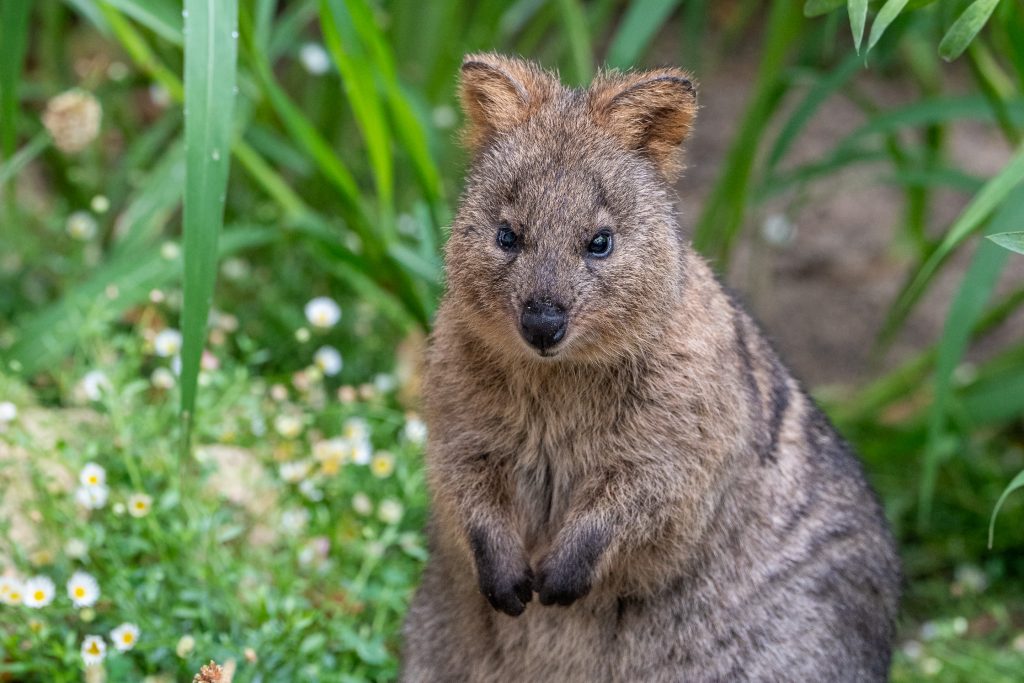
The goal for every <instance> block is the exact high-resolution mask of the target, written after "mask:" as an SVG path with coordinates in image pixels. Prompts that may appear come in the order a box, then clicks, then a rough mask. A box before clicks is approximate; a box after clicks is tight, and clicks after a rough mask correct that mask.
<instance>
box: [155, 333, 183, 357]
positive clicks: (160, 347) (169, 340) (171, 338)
mask: <svg viewBox="0 0 1024 683" xmlns="http://www.w3.org/2000/svg"><path fill="white" fill-rule="evenodd" d="M153 351H155V352H156V355H158V356H160V357H161V358H171V357H173V356H176V355H178V352H179V351H181V332H178V330H175V329H171V328H168V329H166V330H160V332H159V333H158V334H157V335H156V338H155V339H153Z"/></svg>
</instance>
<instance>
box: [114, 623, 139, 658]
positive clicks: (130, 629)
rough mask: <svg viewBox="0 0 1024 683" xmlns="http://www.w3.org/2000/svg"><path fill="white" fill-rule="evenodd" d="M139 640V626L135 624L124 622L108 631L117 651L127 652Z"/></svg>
mask: <svg viewBox="0 0 1024 683" xmlns="http://www.w3.org/2000/svg"><path fill="white" fill-rule="evenodd" d="M138 640H139V627H138V626H136V625H135V624H131V623H127V622H126V623H124V624H121V625H120V626H118V627H117V628H115V629H114V630H113V631H111V632H110V642H112V643H113V644H114V648H116V649H117V651H118V652H127V651H128V650H131V649H132V648H133V647H135V643H136V642H138Z"/></svg>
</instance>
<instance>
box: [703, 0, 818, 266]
mask: <svg viewBox="0 0 1024 683" xmlns="http://www.w3.org/2000/svg"><path fill="white" fill-rule="evenodd" d="M802 22H803V17H802V16H801V14H800V11H799V7H798V6H796V5H795V4H794V3H793V2H791V1H790V0H776V1H775V2H774V3H773V4H772V9H771V13H770V14H769V17H768V28H767V31H766V35H765V43H764V48H763V52H762V54H761V64H760V66H759V68H758V75H757V81H756V86H755V90H754V95H753V99H752V100H751V103H750V105H749V106H748V107H747V110H746V111H745V112H744V114H743V119H742V122H741V123H740V127H739V133H738V134H737V135H736V137H735V139H734V141H733V143H732V146H730V148H729V152H728V154H727V155H726V159H725V163H724V164H723V165H722V170H721V171H720V172H719V175H718V179H717V180H716V181H715V186H714V187H713V188H712V190H711V195H710V196H709V197H708V200H707V202H706V203H705V205H704V210H703V212H702V213H701V216H700V218H699V220H698V221H697V226H696V229H695V231H694V236H693V242H694V244H695V245H696V247H697V249H699V250H700V251H702V252H703V253H704V254H705V255H707V256H709V257H710V258H713V259H719V260H720V261H721V262H722V263H721V265H720V266H719V267H720V268H723V269H724V267H725V266H726V262H727V261H728V257H729V253H730V251H731V249H732V245H733V243H734V242H735V240H736V238H737V237H738V236H739V233H740V231H741V230H742V228H743V219H744V218H745V217H746V209H747V205H748V203H749V201H750V199H751V197H750V195H751V191H750V178H751V175H752V173H753V168H754V162H755V160H756V158H757V151H758V149H759V148H760V145H761V140H762V139H763V137H764V135H765V134H766V131H767V130H768V128H769V126H768V121H769V119H771V117H772V115H773V114H774V112H775V110H776V109H777V107H778V105H779V102H780V100H781V96H782V89H781V88H780V81H779V78H780V73H781V72H782V71H783V67H784V65H785V61H786V56H787V55H788V54H789V52H790V49H791V48H792V47H793V42H794V38H795V36H797V35H799V33H800V25H801V23H802Z"/></svg>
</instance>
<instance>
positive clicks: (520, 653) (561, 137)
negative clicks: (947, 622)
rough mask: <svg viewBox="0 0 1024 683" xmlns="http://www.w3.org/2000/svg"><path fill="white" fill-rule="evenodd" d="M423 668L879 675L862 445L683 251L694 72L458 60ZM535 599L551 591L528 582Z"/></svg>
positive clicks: (416, 629) (889, 592)
mask: <svg viewBox="0 0 1024 683" xmlns="http://www.w3.org/2000/svg"><path fill="white" fill-rule="evenodd" d="M460 97H461V101H462V106H463V108H464V110H465V114H466V117H467V131H466V142H467V144H468V147H469V149H470V151H471V152H472V155H473V161H472V168H471V171H470V173H469V177H468V180H467V183H466V188H465V191H464V194H463V197H462V201H461V206H460V208H459V211H458V215H457V217H456V219H455V221H454V224H453V227H452V232H451V237H450V239H449V241H448V245H447V251H446V266H447V276H448V280H447V293H446V294H445V296H444V300H443V302H442V304H441V307H440V310H439V313H438V316H437V321H436V327H435V330H434V332H433V334H432V337H431V339H430V344H429V349H428V354H427V364H426V371H425V376H424V399H425V401H424V403H425V413H426V418H427V423H428V425H429V440H428V445H427V456H426V457H427V463H426V464H427V473H428V481H429V486H430V490H431V495H432V511H431V520H430V523H429V529H428V533H429V538H430V549H431V556H430V560H429V562H428V563H427V566H426V569H425V571H424V574H423V579H422V584H421V586H420V587H419V589H418V591H417V593H416V596H415V598H414V600H413V603H412V606H411V608H410V611H409V615H408V618H407V622H406V625H405V629H404V638H405V650H404V656H403V664H402V676H403V679H404V680H406V681H495V682H497V681H501V682H502V683H504V682H508V681H588V682H590V681H673V682H676V681H729V682H734V681H801V682H804V681H807V682H812V681H813V682H815V683H818V682H826V681H828V682H832V681H882V680H885V679H886V677H887V672H888V667H889V658H890V651H891V641H892V638H893V629H894V621H895V618H896V614H897V608H898V599H899V587H900V568H899V561H898V557H897V553H896V550H895V548H894V544H893V540H892V538H891V536H890V533H889V530H888V527H887V524H886V521H885V518H884V516H883V513H882V510H881V508H880V506H879V503H878V501H877V499H876V497H875V495H874V494H873V492H872V491H871V489H870V488H869V486H868V484H867V483H866V481H865V479H864V475H863V473H862V470H861V466H860V464H859V462H858V460H857V458H856V456H855V455H854V454H853V453H852V452H851V450H850V448H849V447H848V446H847V445H846V444H845V443H844V442H843V440H842V439H841V438H840V437H839V436H838V435H837V433H836V431H835V430H834V428H833V427H832V425H831V424H830V423H829V421H828V419H827V418H826V417H825V416H824V415H823V414H822V412H821V411H820V410H819V409H818V408H817V407H816V406H815V404H814V403H813V401H812V400H811V399H810V398H809V397H808V395H807V394H806V393H805V391H804V390H803V389H802V387H801V385H800V384H799V383H798V382H797V381H796V380H795V379H794V378H793V376H792V375H791V374H790V372H789V370H788V369H787V368H786V367H785V366H784V365H783V364H782V362H781V361H780V360H779V358H778V356H777V355H776V353H775V351H774V350H773V349H772V347H771V346H770V344H769V343H768V342H767V341H766V340H765V337H764V335H763V334H762V332H761V331H760V330H759V329H758V326H757V325H756V324H755V322H754V321H753V320H752V319H751V317H750V316H749V315H748V314H747V313H746V312H745V311H744V309H743V308H742V307H741V306H740V305H739V304H738V303H737V302H736V300H735V298H734V297H732V296H731V295H730V294H729V293H728V291H726V290H725V289H724V288H723V286H722V285H721V284H720V283H719V282H718V281H717V280H716V278H715V276H714V274H713V273H712V271H711V269H710V268H709V266H708V265H707V264H706V263H705V262H704V261H703V260H702V259H701V258H700V257H699V256H698V255H697V254H696V253H695V252H694V251H693V249H692V248H691V247H690V246H689V245H688V244H687V243H686V241H685V240H684V239H683V238H682V237H681V235H680V230H679V227H678V224H677V221H676V217H675V214H676V212H675V209H674V206H673V199H672V196H671V184H672V182H673V181H674V180H675V178H676V176H677V173H678V171H679V169H680V163H679V158H678V154H679V146H680V144H681V143H682V142H683V140H684V139H685V138H686V136H687V134H688V133H689V131H690V128H691V125H692V124H693V120H694V116H695V114H696V111H697V104H696V93H695V88H694V85H693V83H692V82H691V80H690V79H689V78H688V77H687V75H686V74H685V73H683V72H682V71H678V70H676V69H671V68H668V69H658V70H654V71H647V72H642V73H607V74H603V75H601V76H599V77H598V78H597V79H596V80H595V82H594V83H593V84H592V85H591V86H590V88H589V89H571V88H567V87H564V86H562V85H561V84H560V83H559V81H558V79H557V77H556V76H554V75H552V74H550V73H547V72H545V71H543V70H541V69H540V68H539V67H537V66H535V65H534V64H532V63H529V62H526V61H522V60H519V59H513V58H508V57H503V56H499V55H494V54H478V55H470V56H468V57H466V59H465V61H464V62H463V64H462V73H461V83H460ZM535 593H536V595H537V598H538V599H537V601H536V602H531V600H532V598H533V597H534V594H535Z"/></svg>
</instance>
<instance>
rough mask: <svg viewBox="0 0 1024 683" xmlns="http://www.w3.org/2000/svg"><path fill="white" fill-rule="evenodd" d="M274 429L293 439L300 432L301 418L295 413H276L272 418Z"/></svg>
mask: <svg viewBox="0 0 1024 683" xmlns="http://www.w3.org/2000/svg"><path fill="white" fill-rule="evenodd" d="M274 429H275V430H276V431H277V433H278V434H280V435H281V436H283V437H284V438H286V439H294V438H296V437H297V436H298V435H299V434H301V433H302V420H300V419H299V418H298V417H296V416H295V415H288V414H287V413H286V414H283V415H278V416H277V417H275V418H274Z"/></svg>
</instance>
